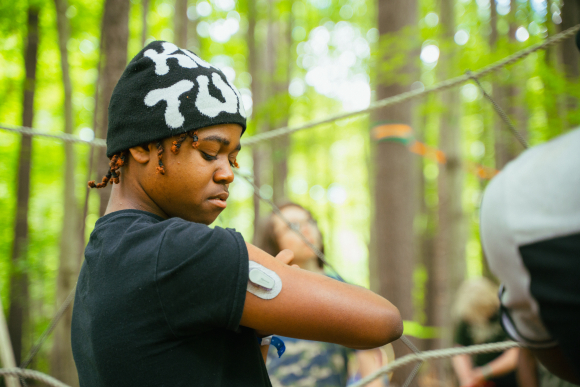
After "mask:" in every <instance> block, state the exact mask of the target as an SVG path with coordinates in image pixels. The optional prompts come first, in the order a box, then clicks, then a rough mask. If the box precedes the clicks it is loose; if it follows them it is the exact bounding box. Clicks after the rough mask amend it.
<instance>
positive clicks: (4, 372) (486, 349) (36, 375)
mask: <svg viewBox="0 0 580 387" xmlns="http://www.w3.org/2000/svg"><path fill="white" fill-rule="evenodd" d="M518 346H519V344H518V343H516V342H515V341H504V342H501V343H491V344H480V345H472V346H469V347H457V348H446V349H436V350H432V351H425V352H420V353H412V354H410V355H406V356H403V357H402V358H400V359H397V360H395V361H394V362H392V363H390V364H387V365H386V366H384V367H382V368H381V369H379V370H378V371H376V372H374V373H372V374H371V375H369V376H367V377H366V378H363V379H361V380H359V381H358V382H357V383H355V384H353V385H351V387H363V386H366V385H367V384H369V383H370V382H372V381H373V380H375V379H377V378H378V377H380V376H382V375H385V374H387V373H389V372H392V371H394V370H396V369H398V368H400V367H402V366H405V365H407V364H409V363H413V362H416V361H420V362H423V361H426V360H431V359H444V358H448V357H453V356H457V355H473V354H478V353H493V352H501V351H505V350H507V349H510V348H515V347H518ZM0 375H1V376H22V377H24V378H27V379H34V380H38V381H41V382H43V383H45V384H47V385H49V386H52V387H69V386H67V385H66V384H64V383H62V382H60V381H58V380H56V379H55V378H53V377H52V376H49V375H46V374H43V373H42V372H38V371H33V370H24V369H22V368H0Z"/></svg>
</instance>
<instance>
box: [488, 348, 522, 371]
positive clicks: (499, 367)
mask: <svg viewBox="0 0 580 387" xmlns="http://www.w3.org/2000/svg"><path fill="white" fill-rule="evenodd" d="M519 354H520V349H519V348H510V349H508V350H507V351H505V352H504V353H502V354H501V356H499V357H497V358H496V359H494V360H493V361H490V362H489V363H487V365H488V366H490V367H491V374H492V375H493V376H494V377H495V376H502V375H505V374H507V373H510V372H512V371H514V370H515V369H516V367H517V366H518V356H519Z"/></svg>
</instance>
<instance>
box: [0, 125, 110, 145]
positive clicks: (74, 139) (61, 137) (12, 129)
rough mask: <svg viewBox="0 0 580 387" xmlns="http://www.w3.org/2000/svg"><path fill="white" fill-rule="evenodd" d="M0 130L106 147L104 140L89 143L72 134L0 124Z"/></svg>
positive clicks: (97, 139) (94, 140)
mask: <svg viewBox="0 0 580 387" xmlns="http://www.w3.org/2000/svg"><path fill="white" fill-rule="evenodd" d="M0 129H2V130H6V131H8V132H15V133H20V134H22V135H25V136H26V135H28V136H41V137H47V138H52V139H54V140H61V141H64V142H72V143H82V144H92V145H94V146H97V147H101V148H104V147H106V146H107V142H106V140H103V139H101V138H95V139H93V140H91V141H87V140H83V139H82V138H80V137H79V136H75V135H74V134H68V133H59V134H55V133H47V132H41V131H38V130H36V129H34V128H28V127H26V126H8V125H6V124H0Z"/></svg>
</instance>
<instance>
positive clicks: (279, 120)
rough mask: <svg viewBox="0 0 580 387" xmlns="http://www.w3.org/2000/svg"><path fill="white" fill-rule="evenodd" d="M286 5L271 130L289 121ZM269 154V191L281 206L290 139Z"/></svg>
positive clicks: (277, 142) (289, 23)
mask: <svg viewBox="0 0 580 387" xmlns="http://www.w3.org/2000/svg"><path fill="white" fill-rule="evenodd" d="M288 3H289V1H286V2H285V3H284V5H286V6H287V7H285V8H286V11H287V12H286V18H285V19H284V20H282V18H278V19H279V22H278V23H277V24H276V27H277V28H276V40H277V41H278V44H277V45H276V47H275V50H276V53H275V55H274V57H275V58H276V64H275V68H276V74H275V77H274V79H273V82H274V85H273V92H274V96H275V100H276V105H277V106H279V107H280V108H279V109H278V110H277V115H276V116H275V117H274V119H273V120H272V127H273V128H278V127H283V126H287V125H288V120H289V118H290V97H289V95H288V86H289V84H290V76H291V72H292V64H293V63H294V61H293V60H292V10H291V4H288ZM273 144H274V146H273V151H272V187H273V189H274V201H275V202H278V203H280V202H282V201H284V200H286V198H287V190H286V180H287V177H288V152H289V146H290V139H289V138H288V136H283V137H280V138H278V139H276V140H275V141H274V142H273Z"/></svg>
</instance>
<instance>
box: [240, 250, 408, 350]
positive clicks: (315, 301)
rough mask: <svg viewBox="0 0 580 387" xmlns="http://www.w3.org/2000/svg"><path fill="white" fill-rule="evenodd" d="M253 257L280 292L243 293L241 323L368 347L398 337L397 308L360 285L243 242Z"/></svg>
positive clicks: (385, 342)
mask: <svg viewBox="0 0 580 387" xmlns="http://www.w3.org/2000/svg"><path fill="white" fill-rule="evenodd" d="M247 247H248V254H249V257H250V260H251V261H254V262H257V263H259V264H260V265H262V266H264V267H266V268H268V269H270V270H273V271H274V272H276V274H278V276H280V279H281V280H282V291H281V292H280V294H278V296H276V297H275V298H273V299H271V300H263V299H261V298H259V297H257V296H255V295H253V294H251V293H246V303H245V305H244V311H243V314H242V320H241V322H240V324H241V325H243V326H246V327H249V328H253V329H256V330H257V331H261V332H271V333H273V334H277V335H282V336H288V337H295V338H299V339H306V340H316V341H326V342H330V343H336V344H341V345H344V346H345V347H350V348H355V349H369V348H376V347H380V346H382V345H385V344H387V343H389V342H391V341H394V340H396V339H398V338H399V337H400V336H401V335H402V333H403V323H402V320H401V316H400V314H399V311H398V309H397V308H396V307H395V306H393V304H391V303H390V302H389V301H387V300H386V299H384V298H383V297H381V296H378V295H377V294H375V293H373V292H371V291H370V290H367V289H364V288H362V287H358V286H354V285H348V284H345V283H342V282H340V281H336V280H333V279H331V278H328V277H326V276H323V275H320V274H316V273H311V272H309V271H306V270H301V269H299V268H296V267H291V266H287V265H285V264H284V263H282V262H280V261H278V260H276V259H275V258H274V257H272V256H271V255H269V254H267V253H265V252H264V251H262V250H260V249H259V248H257V247H255V246H253V245H251V244H247Z"/></svg>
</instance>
